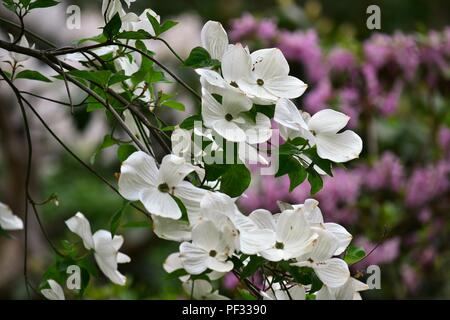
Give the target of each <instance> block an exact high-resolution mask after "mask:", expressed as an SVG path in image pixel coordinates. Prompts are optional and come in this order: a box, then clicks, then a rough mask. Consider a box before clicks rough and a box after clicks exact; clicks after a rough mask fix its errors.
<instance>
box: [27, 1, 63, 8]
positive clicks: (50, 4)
mask: <svg viewBox="0 0 450 320" xmlns="http://www.w3.org/2000/svg"><path fill="white" fill-rule="evenodd" d="M57 4H59V2H58V1H55V0H36V1H34V2H32V3H31V4H30V6H29V7H28V10H33V9H37V8H48V7H53V6H56V5H57Z"/></svg>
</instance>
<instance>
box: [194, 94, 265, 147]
mask: <svg viewBox="0 0 450 320" xmlns="http://www.w3.org/2000/svg"><path fill="white" fill-rule="evenodd" d="M252 105H253V103H252V101H251V100H250V99H249V98H248V97H246V96H245V95H243V94H240V93H239V92H235V91H232V90H228V91H225V92H224V93H223V96H222V103H219V102H218V101H217V100H216V99H215V98H214V96H213V95H212V94H210V93H209V92H208V91H206V90H203V94H202V117H203V121H204V123H205V126H206V127H207V128H212V129H214V130H215V131H216V132H217V133H218V134H219V135H221V136H222V137H224V138H225V139H227V140H228V141H232V142H244V141H245V142H248V143H251V144H255V143H262V142H265V141H267V140H268V139H269V138H270V136H271V135H272V129H271V124H270V119H269V118H268V117H267V116H266V115H264V114H262V113H257V114H256V117H255V119H254V120H253V119H251V118H250V117H249V116H248V115H246V114H245V112H247V111H249V110H250V109H251V108H252Z"/></svg>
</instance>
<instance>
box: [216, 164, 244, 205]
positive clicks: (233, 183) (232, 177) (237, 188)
mask: <svg viewBox="0 0 450 320" xmlns="http://www.w3.org/2000/svg"><path fill="white" fill-rule="evenodd" d="M227 166H228V170H227V171H226V172H225V173H224V174H223V175H222V177H221V178H220V191H221V192H223V193H226V194H228V195H229V196H230V197H232V198H234V197H238V196H240V195H241V194H243V193H244V191H245V190H247V188H248V186H249V185H250V182H251V180H252V178H251V174H250V171H249V170H248V169H247V167H246V166H245V165H243V164H234V165H227Z"/></svg>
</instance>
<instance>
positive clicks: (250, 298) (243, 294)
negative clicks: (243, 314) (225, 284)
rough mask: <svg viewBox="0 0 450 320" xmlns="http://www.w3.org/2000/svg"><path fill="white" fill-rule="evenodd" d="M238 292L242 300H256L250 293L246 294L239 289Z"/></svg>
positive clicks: (245, 291)
mask: <svg viewBox="0 0 450 320" xmlns="http://www.w3.org/2000/svg"><path fill="white" fill-rule="evenodd" d="M238 292H239V295H240V297H241V298H242V300H258V299H257V298H256V297H255V296H254V295H252V294H251V293H250V292H248V291H247V290H245V289H239V288H238Z"/></svg>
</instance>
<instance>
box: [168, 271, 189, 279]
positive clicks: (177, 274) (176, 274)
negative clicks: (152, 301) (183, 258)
mask: <svg viewBox="0 0 450 320" xmlns="http://www.w3.org/2000/svg"><path fill="white" fill-rule="evenodd" d="M187 274H188V273H187V271H186V270H184V269H177V270H174V271H172V272H171V273H168V274H166V276H165V278H166V280H170V279H177V278H179V277H182V276H185V275H187Z"/></svg>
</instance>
